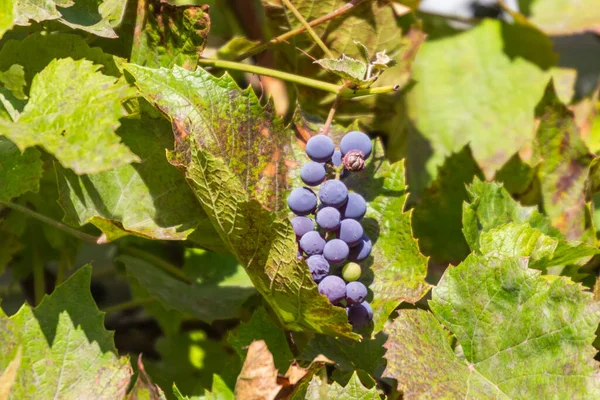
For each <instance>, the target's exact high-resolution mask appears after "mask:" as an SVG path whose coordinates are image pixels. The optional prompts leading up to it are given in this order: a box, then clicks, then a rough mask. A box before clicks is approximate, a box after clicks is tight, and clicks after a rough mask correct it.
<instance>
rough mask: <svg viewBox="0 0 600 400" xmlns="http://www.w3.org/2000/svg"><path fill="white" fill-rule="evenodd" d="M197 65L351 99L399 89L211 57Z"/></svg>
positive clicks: (201, 60)
mask: <svg viewBox="0 0 600 400" xmlns="http://www.w3.org/2000/svg"><path fill="white" fill-rule="evenodd" d="M198 65H201V66H207V67H215V68H223V69H229V70H233V71H242V72H248V73H251V74H257V75H264V76H271V77H273V78H279V79H281V80H284V81H287V82H292V83H296V84H298V85H302V86H307V87H311V88H313V89H317V90H322V91H324V92H329V93H334V94H336V95H338V94H339V96H340V97H341V98H342V99H352V98H355V97H362V96H369V95H374V94H384V93H390V92H397V91H398V90H400V86H399V85H393V86H380V87H375V88H359V89H351V88H349V87H347V86H346V85H342V87H341V88H340V86H339V85H336V84H333V83H329V82H324V81H320V80H317V79H311V78H306V77H304V76H300V75H295V74H290V73H289V72H283V71H278V70H276V69H271V68H265V67H259V66H257V65H250V64H243V63H238V62H234V61H225V60H216V59H212V58H201V59H200V60H198Z"/></svg>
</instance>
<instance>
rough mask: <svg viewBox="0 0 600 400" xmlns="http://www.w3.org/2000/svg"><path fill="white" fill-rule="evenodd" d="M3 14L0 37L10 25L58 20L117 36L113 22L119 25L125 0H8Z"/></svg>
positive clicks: (73, 25) (74, 26)
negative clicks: (74, 0)
mask: <svg viewBox="0 0 600 400" xmlns="http://www.w3.org/2000/svg"><path fill="white" fill-rule="evenodd" d="M5 4H7V6H6V9H5V10H4V11H6V16H5V17H3V20H2V25H0V37H1V36H2V33H4V31H6V30H8V29H9V28H11V27H12V26H13V25H24V26H26V25H29V24H30V20H34V21H36V22H41V21H46V20H58V21H60V22H61V23H63V24H65V25H66V26H68V27H71V28H73V29H81V30H84V31H87V32H90V33H93V34H94V35H98V36H102V37H107V38H115V37H117V35H116V33H115V31H114V30H113V28H112V25H118V24H119V23H120V22H121V19H122V18H123V13H124V9H125V4H126V2H125V1H123V0H105V1H103V2H98V1H94V0H84V1H78V2H69V1H59V2H56V1H53V0H25V1H19V2H17V1H15V0H8V2H5Z"/></svg>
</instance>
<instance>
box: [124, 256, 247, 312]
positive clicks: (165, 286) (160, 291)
mask: <svg viewBox="0 0 600 400" xmlns="http://www.w3.org/2000/svg"><path fill="white" fill-rule="evenodd" d="M118 261H120V262H122V263H124V264H125V266H126V268H127V273H128V275H129V278H130V279H135V280H137V282H138V284H139V285H140V286H142V287H143V288H145V289H146V290H147V291H148V293H149V294H150V295H151V296H154V297H156V298H157V299H158V301H159V302H160V303H161V305H162V306H163V307H165V308H166V309H167V310H176V311H179V312H181V313H183V314H186V315H192V316H194V317H196V318H198V319H200V320H204V321H208V322H212V321H214V320H215V319H228V318H236V317H239V315H240V311H241V306H242V304H243V303H244V301H246V299H247V298H248V297H249V296H251V295H252V294H253V293H254V290H253V289H250V288H238V287H218V286H216V285H211V284H206V285H197V284H192V285H188V284H186V283H184V282H181V281H179V280H177V279H175V278H173V277H170V276H169V275H167V274H166V273H165V272H163V271H162V270H161V269H158V268H156V267H153V266H152V264H150V263H148V262H146V261H143V260H139V259H136V258H133V257H131V256H121V257H119V258H118Z"/></svg>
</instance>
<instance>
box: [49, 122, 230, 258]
mask: <svg viewBox="0 0 600 400" xmlns="http://www.w3.org/2000/svg"><path fill="white" fill-rule="evenodd" d="M169 131H170V126H169V123H168V122H167V121H166V120H164V119H160V118H159V119H156V118H151V117H149V116H148V115H146V114H142V115H140V116H138V117H135V118H128V119H124V120H123V121H122V125H121V127H120V128H119V130H118V131H117V133H118V134H119V135H120V137H121V139H122V140H123V143H124V144H125V145H127V147H128V148H129V149H130V151H131V152H132V153H133V154H134V155H135V157H137V158H138V159H139V160H141V163H140V164H128V165H123V166H120V167H117V168H113V169H111V170H110V171H106V172H99V173H96V174H89V175H83V176H77V175H76V174H75V173H74V172H73V171H70V170H68V169H65V168H62V167H60V166H59V165H56V173H57V176H58V184H59V188H60V198H59V203H60V205H61V207H62V208H63V209H64V211H65V217H64V219H63V220H64V221H65V222H66V223H68V224H69V225H73V226H81V225H84V224H86V223H88V222H91V223H93V224H95V225H96V226H97V227H98V228H99V229H101V230H102V231H103V232H104V234H105V235H106V237H107V238H108V240H113V239H116V238H119V237H120V236H123V235H124V234H134V235H139V236H142V237H147V238H152V239H165V240H183V239H186V238H188V237H189V238H190V240H193V241H196V240H197V241H198V244H200V245H203V246H205V247H209V248H215V249H220V248H222V245H221V242H220V240H218V238H217V237H216V232H214V230H213V229H212V225H211V224H210V221H208V219H207V217H206V214H205V213H204V212H203V211H202V209H201V208H200V207H199V205H198V202H197V200H196V198H195V197H194V195H193V193H192V191H191V190H190V189H189V187H188V186H187V184H186V182H185V179H184V178H183V176H181V174H180V173H179V172H178V171H177V170H176V169H175V168H173V167H172V166H171V165H169V163H168V162H167V160H166V159H165V148H168V147H171V145H172V140H171V139H170V138H169V137H168V136H170V133H169ZM167 135H168V136H167ZM195 229H200V230H202V231H204V232H206V234H205V235H202V236H199V235H193V232H194V230H195ZM211 231H212V232H213V234H212V235H210V234H209V232H211ZM190 235H192V237H190ZM194 239H196V240H194Z"/></svg>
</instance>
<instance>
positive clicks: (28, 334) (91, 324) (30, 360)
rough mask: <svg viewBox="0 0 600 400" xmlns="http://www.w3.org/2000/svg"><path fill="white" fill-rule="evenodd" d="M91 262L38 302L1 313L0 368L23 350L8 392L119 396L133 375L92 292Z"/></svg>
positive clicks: (34, 395)
mask: <svg viewBox="0 0 600 400" xmlns="http://www.w3.org/2000/svg"><path fill="white" fill-rule="evenodd" d="M91 275H92V268H91V267H90V266H84V267H82V268H80V269H79V270H78V271H77V272H76V273H75V274H73V276H71V277H70V278H69V279H68V280H67V281H65V282H64V283H63V284H62V285H60V286H58V287H57V288H56V289H55V291H54V293H53V294H52V295H50V296H46V297H44V298H43V299H42V302H41V303H40V305H39V306H37V307H36V308H33V309H32V308H31V307H29V306H28V305H23V306H22V307H21V309H20V310H19V311H18V312H17V313H16V314H15V315H13V316H12V317H10V318H7V317H5V316H0V345H1V347H2V349H3V350H2V355H0V373H3V371H5V370H6V368H7V367H8V362H9V361H10V360H11V359H12V358H13V357H14V355H15V354H16V353H17V351H19V349H21V350H22V356H21V365H20V367H19V369H18V372H17V376H16V380H15V382H14V384H13V385H12V388H11V392H10V393H11V397H10V398H15V399H16V398H18V399H39V398H53V397H57V398H61V397H73V398H89V397H93V398H97V399H115V398H123V397H124V395H125V392H126V391H127V387H128V385H129V380H130V377H131V375H132V371H131V367H130V365H129V361H128V359H127V358H125V357H122V358H119V357H118V356H117V352H116V349H115V347H114V343H113V333H112V332H107V331H106V330H105V329H104V314H103V313H101V312H100V311H98V308H97V307H96V304H95V303H94V300H93V298H92V296H91V294H90V289H89V287H90V280H91Z"/></svg>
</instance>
